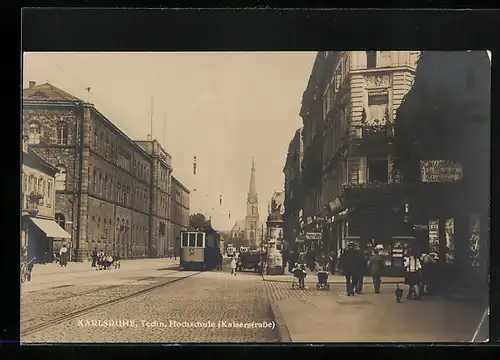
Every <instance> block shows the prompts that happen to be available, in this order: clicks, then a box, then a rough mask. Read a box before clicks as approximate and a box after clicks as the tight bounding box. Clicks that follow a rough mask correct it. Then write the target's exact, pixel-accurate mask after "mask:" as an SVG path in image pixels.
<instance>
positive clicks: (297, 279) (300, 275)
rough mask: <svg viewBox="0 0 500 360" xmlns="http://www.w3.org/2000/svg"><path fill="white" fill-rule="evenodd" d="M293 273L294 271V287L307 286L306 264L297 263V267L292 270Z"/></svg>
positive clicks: (301, 287)
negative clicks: (305, 280)
mask: <svg viewBox="0 0 500 360" xmlns="http://www.w3.org/2000/svg"><path fill="white" fill-rule="evenodd" d="M292 273H293V282H292V289H296V288H299V289H304V288H305V282H304V279H305V278H306V276H307V273H306V267H305V265H304V264H301V265H298V264H295V268H294V269H293V270H292Z"/></svg>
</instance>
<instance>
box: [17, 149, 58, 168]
mask: <svg viewBox="0 0 500 360" xmlns="http://www.w3.org/2000/svg"><path fill="white" fill-rule="evenodd" d="M21 156H22V159H23V164H24V165H28V166H29V165H31V164H33V165H35V164H36V165H40V166H41V167H44V168H45V169H48V170H49V171H51V172H52V173H54V174H56V173H58V172H59V169H58V168H56V167H54V166H52V165H51V164H50V163H49V162H48V161H47V160H45V159H44V158H42V157H41V156H40V155H38V154H37V153H36V152H34V151H33V149H32V148H31V147H30V146H28V151H27V152H26V153H25V152H23V151H22V150H21Z"/></svg>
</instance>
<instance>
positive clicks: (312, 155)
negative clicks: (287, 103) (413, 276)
mask: <svg viewBox="0 0 500 360" xmlns="http://www.w3.org/2000/svg"><path fill="white" fill-rule="evenodd" d="M490 67H491V60H490V59H489V57H488V54H487V52H486V51H443V52H439V51H323V52H318V53H317V55H316V59H315V62H314V65H313V68H312V71H311V75H310V77H309V82H308V84H307V87H306V89H305V91H304V93H303V97H302V106H301V110H300V116H301V117H302V120H303V127H302V128H300V129H298V130H297V131H296V133H295V134H294V136H293V138H292V140H291V142H290V144H289V148H288V155H287V159H286V163H285V167H284V169H283V171H284V173H285V216H284V219H285V225H284V232H285V238H289V239H295V241H296V242H298V243H300V244H302V243H304V245H303V246H305V247H308V248H312V249H314V248H318V249H321V250H326V251H333V252H337V254H338V255H340V253H341V251H342V249H343V248H345V246H346V244H347V242H351V241H353V242H357V243H358V244H359V245H360V246H361V248H362V249H363V248H366V247H367V246H369V245H382V246H383V247H384V253H383V256H384V259H385V265H386V267H385V269H386V271H388V272H390V273H392V274H402V273H403V255H404V253H405V249H406V248H409V247H411V248H413V249H414V250H416V251H417V252H419V253H422V252H427V253H429V252H434V253H436V254H438V255H439V259H440V262H442V263H446V264H448V265H450V264H452V263H456V264H455V265H453V266H452V265H450V267H453V268H454V269H455V270H453V271H456V270H457V269H458V268H460V266H461V265H464V264H468V268H470V267H471V264H475V265H473V266H475V267H479V268H481V267H482V268H483V269H486V268H487V265H486V263H487V260H486V259H487V253H488V250H487V249H488V242H487V241H488V240H487V239H488V236H487V231H488V224H487V219H488V218H489V215H488V213H489V201H488V198H489V182H488V179H489V148H490V143H489V141H488V139H489V136H488V129H489V127H488V124H489V111H490V81H491V80H490V72H491V69H490ZM457 124H460V126H457ZM412 144H413V145H412ZM457 144H459V146H458V145H457ZM438 219H439V220H438ZM479 233H481V235H479ZM467 243H469V245H470V246H469V249H467V246H466V244H467ZM479 249H481V251H480V250H479ZM483 249H484V250H483ZM481 256H482V260H481V259H479V258H480V257H481ZM460 264H461V265H460ZM480 264H482V265H480ZM450 271H451V270H450ZM478 271H479V272H480V273H482V274H483V275H481V278H482V279H483V280H484V279H485V278H486V277H485V276H484V271H482V272H481V271H480V270H478ZM462 273H469V272H462ZM483 282H484V281H483Z"/></svg>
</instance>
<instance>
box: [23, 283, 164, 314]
mask: <svg viewBox="0 0 500 360" xmlns="http://www.w3.org/2000/svg"><path fill="white" fill-rule="evenodd" d="M153 279H158V277H157V276H148V277H144V278H138V279H134V280H131V281H130V282H128V283H124V284H118V285H109V286H104V287H98V288H97V289H91V290H86V291H82V292H79V293H76V294H71V295H65V296H60V297H56V298H54V299H50V300H45V301H40V302H33V303H31V304H24V305H21V309H22V310H27V309H32V308H34V307H37V306H42V305H46V304H50V303H54V302H57V301H62V300H66V299H70V298H72V297H75V296H85V295H92V294H96V293H99V292H102V291H108V290H112V289H116V288H118V287H120V286H126V285H129V284H133V283H134V282H138V281H148V280H153ZM70 286H78V285H69V286H68V287H70ZM65 287H66V286H65ZM57 288H60V287H59V286H57V287H54V288H50V289H49V290H51V289H57ZM45 291H46V290H45ZM26 321H31V319H28V320H26Z"/></svg>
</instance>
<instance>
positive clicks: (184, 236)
mask: <svg viewBox="0 0 500 360" xmlns="http://www.w3.org/2000/svg"><path fill="white" fill-rule="evenodd" d="M181 246H182V247H188V234H187V233H183V234H182V245H181Z"/></svg>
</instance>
